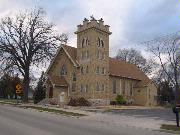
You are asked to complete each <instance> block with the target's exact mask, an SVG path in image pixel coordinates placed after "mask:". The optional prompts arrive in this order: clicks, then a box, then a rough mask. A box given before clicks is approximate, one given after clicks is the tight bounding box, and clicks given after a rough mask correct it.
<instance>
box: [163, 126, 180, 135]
mask: <svg viewBox="0 0 180 135" xmlns="http://www.w3.org/2000/svg"><path fill="white" fill-rule="evenodd" d="M161 129H163V130H167V131H171V132H173V133H177V134H180V127H177V126H176V125H166V124H163V125H161Z"/></svg>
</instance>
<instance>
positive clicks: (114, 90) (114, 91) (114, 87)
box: [113, 80, 116, 94]
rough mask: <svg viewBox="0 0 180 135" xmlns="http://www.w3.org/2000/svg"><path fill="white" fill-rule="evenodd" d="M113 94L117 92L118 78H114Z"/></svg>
mask: <svg viewBox="0 0 180 135" xmlns="http://www.w3.org/2000/svg"><path fill="white" fill-rule="evenodd" d="M113 94H116V80H113Z"/></svg>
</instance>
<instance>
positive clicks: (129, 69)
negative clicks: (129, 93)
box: [109, 58, 150, 86]
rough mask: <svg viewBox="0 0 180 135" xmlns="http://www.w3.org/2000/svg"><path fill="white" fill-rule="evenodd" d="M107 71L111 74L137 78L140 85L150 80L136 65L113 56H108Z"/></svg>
mask: <svg viewBox="0 0 180 135" xmlns="http://www.w3.org/2000/svg"><path fill="white" fill-rule="evenodd" d="M109 73H110V75H111V76H119V77H124V78H129V79H135V80H139V81H140V83H141V86H144V85H147V84H148V83H149V82H150V79H149V78H148V77H147V76H146V75H145V74H144V73H143V72H142V71H141V70H140V69H139V68H138V67H137V66H136V65H134V64H130V63H128V62H126V61H122V60H116V59H114V58H109Z"/></svg>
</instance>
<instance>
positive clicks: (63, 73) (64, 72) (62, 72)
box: [60, 65, 67, 76]
mask: <svg viewBox="0 0 180 135" xmlns="http://www.w3.org/2000/svg"><path fill="white" fill-rule="evenodd" d="M60 74H61V76H63V75H67V69H66V66H65V65H63V66H62V68H61V72H60Z"/></svg>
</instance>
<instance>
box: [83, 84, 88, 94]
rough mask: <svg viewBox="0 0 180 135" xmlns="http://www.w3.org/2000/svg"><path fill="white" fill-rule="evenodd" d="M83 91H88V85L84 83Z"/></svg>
mask: <svg viewBox="0 0 180 135" xmlns="http://www.w3.org/2000/svg"><path fill="white" fill-rule="evenodd" d="M84 92H88V85H87V84H86V86H85V89H84Z"/></svg>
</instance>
